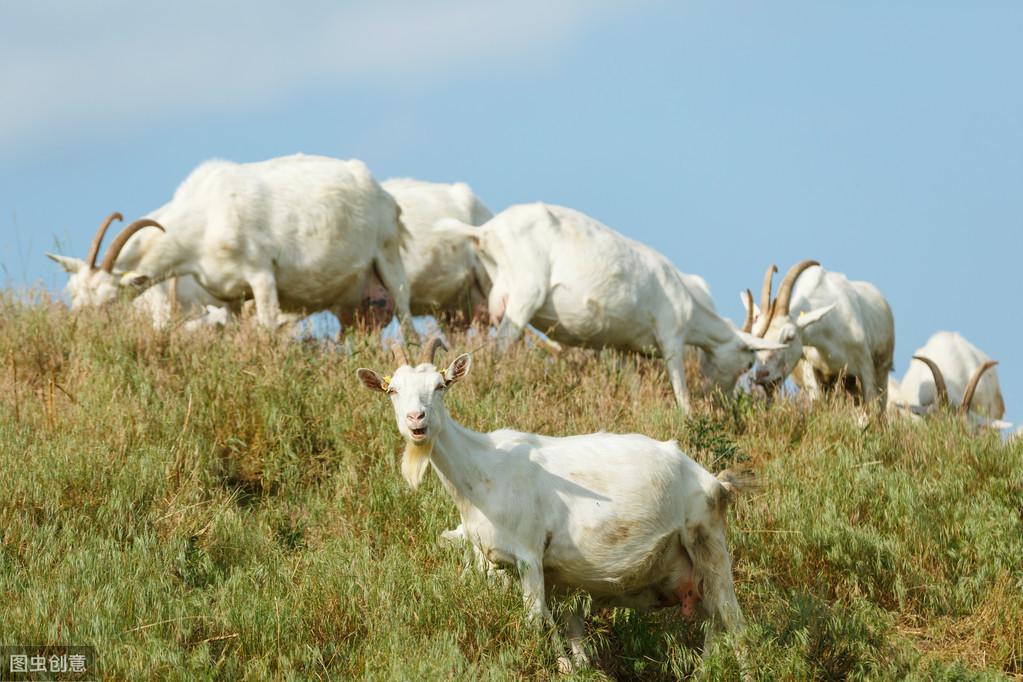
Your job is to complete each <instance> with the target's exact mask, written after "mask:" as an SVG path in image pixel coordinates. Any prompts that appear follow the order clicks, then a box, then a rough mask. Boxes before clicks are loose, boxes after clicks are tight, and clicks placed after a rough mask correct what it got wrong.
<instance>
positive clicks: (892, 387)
mask: <svg viewBox="0 0 1023 682" xmlns="http://www.w3.org/2000/svg"><path fill="white" fill-rule="evenodd" d="M913 359H914V360H917V361H918V363H919V364H918V363H914V362H911V363H910V365H909V368H908V369H907V370H906V374H905V376H903V378H902V381H896V380H895V379H891V380H889V382H888V406H889V408H891V409H893V410H897V411H899V412H903V413H908V414H910V415H914V416H924V415H926V414H929V413H931V412H933V411H934V410H936V409H938V408H941V407H943V406H955V407H956V408H957V409H958V410H959V412H960V413H961V414H963V415H964V416H966V417H967V418H968V419H969V420H970V421H971V422H973V423H975V424H979V425H982V426H995V427H997V428H1007V427H1008V426H1009V424H1007V423H1006V422H1003V421H1001V419H1002V417H1003V416H1004V415H1005V402H1004V400H1003V399H1002V391H1001V388H1000V387H999V385H998V374H997V372H996V371H995V370H994V366H995V365H997V364H998V363H997V362H996V361H994V360H992V359H991V358H989V357H988V356H987V354H985V353H984V352H983V351H982V350H980V349H979V348H977V347H976V346H974V345H973V344H972V343H970V342H969V341H967V340H966V339H964V338H963V337H962V336H960V335H959V334H956V333H955V332H938V333H936V334H934V335H933V336H931V338H929V339H928V340H927V343H926V344H924V346H923V347H922V348H919V349H917V351H916V353H914V354H913Z"/></svg>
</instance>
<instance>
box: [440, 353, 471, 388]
mask: <svg viewBox="0 0 1023 682" xmlns="http://www.w3.org/2000/svg"><path fill="white" fill-rule="evenodd" d="M470 366H472V356H471V355H469V354H468V353H462V354H461V355H459V356H458V357H457V358H455V360H454V362H452V363H451V364H450V365H448V368H447V369H446V370H444V385H445V386H450V385H451V384H453V383H455V382H456V381H458V380H459V379H461V378H462V377H464V376H465V375H466V374H468V373H469V367H470Z"/></svg>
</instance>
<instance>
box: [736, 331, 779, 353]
mask: <svg viewBox="0 0 1023 682" xmlns="http://www.w3.org/2000/svg"><path fill="white" fill-rule="evenodd" d="M738 334H739V337H740V338H741V339H742V340H743V342H744V343H745V344H746V347H747V348H749V349H750V350H781V349H782V348H785V347H787V346H788V344H787V343H778V342H777V341H769V340H768V339H762V338H760V337H759V336H753V335H752V334H748V333H746V332H743V331H740V332H738Z"/></svg>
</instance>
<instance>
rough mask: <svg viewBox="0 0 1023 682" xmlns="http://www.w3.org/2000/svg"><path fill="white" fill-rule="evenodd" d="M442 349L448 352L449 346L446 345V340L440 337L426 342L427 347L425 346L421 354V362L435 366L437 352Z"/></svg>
mask: <svg viewBox="0 0 1023 682" xmlns="http://www.w3.org/2000/svg"><path fill="white" fill-rule="evenodd" d="M440 348H443V349H444V350H448V344H446V343H444V339H442V338H440V337H439V336H434V337H433V338H432V339H430V340H429V341H427V342H426V345H425V346H423V350H422V352H421V353H420V354H419V362H429V363H430V364H431V365H433V364H435V362H434V360H435V359H436V357H437V350H438V349H440Z"/></svg>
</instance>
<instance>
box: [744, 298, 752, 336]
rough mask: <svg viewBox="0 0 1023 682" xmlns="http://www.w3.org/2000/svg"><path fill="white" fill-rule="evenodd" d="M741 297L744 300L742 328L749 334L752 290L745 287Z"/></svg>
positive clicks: (750, 329) (750, 328)
mask: <svg viewBox="0 0 1023 682" xmlns="http://www.w3.org/2000/svg"><path fill="white" fill-rule="evenodd" d="M743 298H744V299H745V301H746V321H745V322H743V323H742V330H743V331H744V332H746V333H747V334H749V333H750V332H751V331H753V292H752V291H750V290H749V289H747V290H746V291H745V292H743Z"/></svg>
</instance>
